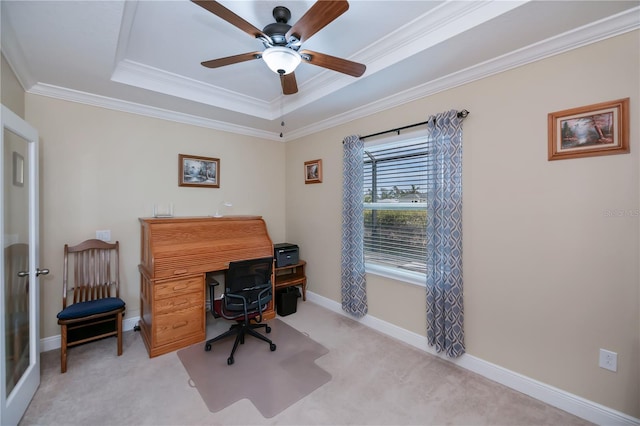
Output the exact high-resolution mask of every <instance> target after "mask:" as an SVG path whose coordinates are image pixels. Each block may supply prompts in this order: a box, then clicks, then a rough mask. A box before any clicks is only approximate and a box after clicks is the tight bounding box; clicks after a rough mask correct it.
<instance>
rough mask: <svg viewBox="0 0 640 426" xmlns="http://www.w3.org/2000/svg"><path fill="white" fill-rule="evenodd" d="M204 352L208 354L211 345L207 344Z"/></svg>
mask: <svg viewBox="0 0 640 426" xmlns="http://www.w3.org/2000/svg"><path fill="white" fill-rule="evenodd" d="M204 350H205V351H207V352H209V351H210V350H211V343H207V344H206V345H204Z"/></svg>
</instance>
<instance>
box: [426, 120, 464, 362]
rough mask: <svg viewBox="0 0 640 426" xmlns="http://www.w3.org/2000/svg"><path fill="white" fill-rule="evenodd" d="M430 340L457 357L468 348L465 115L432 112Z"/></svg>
mask: <svg viewBox="0 0 640 426" xmlns="http://www.w3.org/2000/svg"><path fill="white" fill-rule="evenodd" d="M427 150H428V152H429V154H430V160H431V162H432V163H431V166H432V167H430V170H429V183H428V188H427V212H428V215H429V218H428V220H427V340H428V342H429V345H430V346H435V349H436V351H437V352H442V351H445V353H446V354H447V356H449V357H452V358H455V357H458V356H460V355H462V354H463V353H464V352H465V349H464V330H463V316H464V315H463V306H462V118H459V117H458V114H457V111H455V110H451V111H448V112H444V113H442V114H438V115H436V116H435V117H434V116H431V117H429V124H428V147H427Z"/></svg>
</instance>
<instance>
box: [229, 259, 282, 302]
mask: <svg viewBox="0 0 640 426" xmlns="http://www.w3.org/2000/svg"><path fill="white" fill-rule="evenodd" d="M272 271H273V258H272V257H264V258H258V259H249V260H242V261H237V262H230V263H229V269H228V270H227V273H226V277H225V298H224V305H225V306H224V307H225V310H226V311H239V312H242V311H244V310H245V309H246V310H247V311H248V312H249V313H251V312H252V311H253V312H256V311H259V312H262V311H264V310H265V309H266V304H267V303H268V302H269V301H270V300H271V298H272V291H271V275H272Z"/></svg>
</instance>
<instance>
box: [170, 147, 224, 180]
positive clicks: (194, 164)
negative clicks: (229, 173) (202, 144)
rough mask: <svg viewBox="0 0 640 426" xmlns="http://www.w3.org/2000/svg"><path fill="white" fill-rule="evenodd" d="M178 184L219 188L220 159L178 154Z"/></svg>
mask: <svg viewBox="0 0 640 426" xmlns="http://www.w3.org/2000/svg"><path fill="white" fill-rule="evenodd" d="M178 186H200V187H204V188H220V159H219V158H210V157H201V156H199V155H187V154H178Z"/></svg>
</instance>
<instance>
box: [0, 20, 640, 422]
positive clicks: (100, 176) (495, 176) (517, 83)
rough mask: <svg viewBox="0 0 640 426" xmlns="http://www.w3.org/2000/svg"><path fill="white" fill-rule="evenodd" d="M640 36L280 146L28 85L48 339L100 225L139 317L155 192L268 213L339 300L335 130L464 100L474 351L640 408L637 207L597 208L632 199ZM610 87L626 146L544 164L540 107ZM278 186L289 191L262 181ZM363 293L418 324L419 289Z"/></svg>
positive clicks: (469, 320)
mask: <svg viewBox="0 0 640 426" xmlns="http://www.w3.org/2000/svg"><path fill="white" fill-rule="evenodd" d="M639 38H640V34H639V33H638V32H637V31H636V32H634V33H630V34H628V35H624V36H620V37H617V38H615V39H612V40H608V41H605V42H601V43H598V44H595V45H592V46H589V47H585V48H582V49H579V50H576V51H573V52H569V53H566V54H563V55H560V56H557V57H554V58H550V59H547V60H543V61H540V62H538V63H535V64H531V65H527V66H524V67H521V68H519V69H516V70H512V71H509V72H505V73H502V74H500V75H496V76H493V77H490V78H486V79H484V80H482V81H478V82H475V83H471V84H467V85H465V86H463V87H459V88H456V89H453V90H449V91H446V92H444V93H441V94H438V95H435V96H431V97H428V98H425V99H422V100H420V101H416V102H413V103H411V104H408V105H404V106H402V107H398V108H394V109H392V110H389V111H386V112H383V113H380V114H376V115H375V116H371V117H367V118H364V119H361V120H358V121H355V122H352V123H349V124H347V125H342V126H338V127H336V128H334V129H330V130H327V131H324V132H321V133H319V134H316V135H312V136H308V137H305V138H302V139H301V140H298V141H294V142H291V143H288V144H286V145H284V144H281V143H278V142H270V141H263V140H257V139H254V138H249V137H243V136H238V135H232V134H227V133H224V132H217V131H213V130H208V129H203V128H197V127H193V126H187V125H182V124H177V123H172V122H166V121H161V120H155V119H151V118H146V117H141V116H137V115H131V114H126V113H119V112H115V111H110V110H105V109H100V108H94V107H89V106H85V105H80V104H73V103H68V102H65V101H59V100H53V99H49V98H45V97H40V96H33V95H27V97H26V119H27V121H29V122H30V123H31V124H32V125H34V127H36V128H37V129H38V131H39V133H40V140H41V147H40V150H41V159H40V160H41V175H40V176H41V180H42V182H41V209H42V219H41V227H42V233H41V236H42V256H41V259H42V262H41V263H42V265H44V266H43V267H48V268H50V269H51V270H52V273H51V275H49V276H48V277H46V278H45V279H44V280H42V313H41V316H42V317H41V318H42V327H41V333H42V337H43V338H46V337H49V336H54V335H58V334H59V328H58V327H57V325H56V322H55V314H56V313H57V311H58V310H59V308H60V291H61V283H60V274H61V258H62V247H63V245H64V243H65V242H68V241H79V240H81V239H84V238H91V237H94V236H95V230H97V229H111V231H112V236H113V239H118V240H120V241H121V244H122V250H123V265H122V266H123V277H122V278H123V281H124V284H123V286H124V297H125V300H126V301H127V305H128V313H127V317H134V316H136V315H138V303H139V302H138V294H137V293H138V275H137V269H136V266H137V263H138V257H139V231H138V224H137V218H138V217H139V216H148V215H150V214H151V211H152V206H153V204H154V203H161V202H165V203H166V202H173V203H174V205H175V213H176V214H177V215H201V214H211V213H212V212H214V211H215V208H216V206H217V204H218V203H219V202H220V201H222V200H229V201H231V202H232V203H233V204H234V207H232V208H231V209H230V213H232V214H261V215H263V216H264V217H265V219H266V221H267V224H268V227H269V232H270V234H271V237H272V239H273V240H274V242H278V241H284V240H285V239H286V240H287V241H289V242H293V243H298V244H299V245H300V250H301V256H302V257H303V258H305V259H306V260H307V261H308V262H309V264H308V276H309V289H310V291H313V292H316V293H318V294H320V295H323V296H326V297H329V298H331V299H333V300H335V301H338V302H339V301H340V284H339V282H340V223H341V219H340V197H341V193H342V191H341V183H342V177H341V173H342V159H341V156H342V144H341V141H342V139H343V138H344V136H346V135H348V134H353V133H355V134H367V133H371V132H376V131H380V130H385V129H388V128H393V127H398V126H402V125H406V124H410V123H414V122H419V121H424V120H425V118H426V117H427V116H428V115H429V114H432V113H436V112H441V111H444V110H447V109H450V108H460V109H461V108H466V109H468V110H470V111H471V115H470V116H469V118H468V119H467V120H466V121H465V124H464V131H465V136H464V171H463V175H464V176H463V178H464V236H465V244H464V256H465V259H464V260H465V266H464V275H465V311H466V317H465V320H466V343H467V351H468V353H470V354H472V355H474V356H477V357H480V358H482V359H485V360H487V361H490V362H493V363H495V364H498V365H500V366H503V367H505V368H508V369H510V370H513V371H516V372H519V373H522V374H524V375H527V376H529V377H532V378H534V379H537V380H540V381H542V382H545V383H548V384H550V385H553V386H556V387H558V388H560V389H563V390H566V391H568V392H571V393H574V394H577V395H580V396H583V397H585V398H587V399H589V400H592V401H596V402H599V403H601V404H603V405H605V406H608V407H612V408H614V409H618V410H621V411H623V412H625V413H627V414H630V415H632V416H635V417H640V407H639V404H638V401H639V400H640V390H639V386H640V372H639V365H640V359H639V357H640V355H639V353H640V344H639V340H640V314H639V305H640V291H639V286H640V284H639V281H640V277H639V271H638V269H639V265H638V263H639V262H638V259H639V258H640V249H639V241H640V229H639V225H638V217H637V216H635V215H633V214H624V215H623V216H622V217H614V218H612V217H606V216H605V211H608V210H620V211H625V212H627V211H628V212H631V213H633V212H635V211H636V210H637V209H638V208H639V201H638V198H639V192H640V190H639V181H640V177H639V176H638V156H639V155H640V151H639V150H638V149H637V146H638V143H639V142H640V140H639V139H640V137H639V136H638V134H639V130H638V129H639V123H638V107H639V106H638V104H639V100H640V87H639V82H638V75H639V74H640V66H639V63H638V61H639V59H638V51H639V50H640V46H639ZM594 58H597V60H594ZM7 69H9V68H8V66H7V64H6V62H5V61H4V58H3V59H2V103H3V104H5V105H7V106H9V107H10V108H11V109H12V110H14V111H15V112H16V113H18V114H19V115H21V116H24V110H25V100H24V97H23V93H22V89H21V88H20V86H19V84H18V83H17V80H16V79H15V76H13V75H12V73H11V75H8V76H7V71H6V70H7ZM9 70H10V69H9ZM7 88H10V90H7ZM622 97H630V98H631V147H632V152H631V154H628V155H615V156H610V157H596V158H589V159H577V160H563V161H556V162H548V161H547V160H546V155H547V151H546V150H547V147H546V140H547V139H546V138H547V135H546V115H547V113H548V112H551V111H557V110H562V109H565V108H571V107H575V106H580V105H585V104H589V103H594V102H600V101H603V100H613V99H618V98H622ZM247 152H253V154H252V155H251V156H248V155H247ZM178 153H189V154H200V155H205V156H213V157H218V158H221V160H222V163H221V172H222V173H221V182H222V188H221V189H219V190H212V189H200V188H179V187H178V186H177V182H176V180H177V159H176V157H177V154H178ZM285 155H286V162H285ZM316 158H322V159H323V166H324V182H323V183H322V184H318V185H304V182H303V174H302V172H303V162H304V161H306V160H312V159H316ZM285 166H286V176H285ZM285 177H286V179H285ZM285 182H286V188H285V189H286V190H285V191H282V190H275V189H273V188H278V187H283V186H284V185H285ZM277 183H280V185H278V184H277ZM285 192H286V197H285ZM285 201H286V208H285V207H284V206H285ZM285 214H286V215H285ZM285 228H286V234H285ZM285 236H286V237H285ZM368 296H369V309H370V313H371V314H372V315H374V316H376V317H378V318H381V319H383V320H386V321H389V322H391V323H394V324H397V325H399V326H401V327H403V328H406V329H408V330H410V331H414V332H416V333H421V334H424V332H425V325H424V324H425V313H424V290H423V289H422V288H420V287H416V286H412V285H408V284H404V283H399V282H395V281H393V280H388V279H383V278H380V277H375V276H368ZM601 347H602V348H606V349H610V350H613V351H615V352H618V363H619V366H618V372H617V373H612V372H609V371H606V370H603V369H600V368H598V366H597V356H598V354H597V352H598V348H601Z"/></svg>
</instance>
